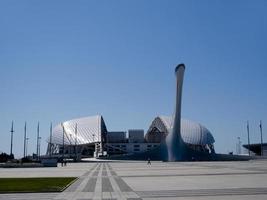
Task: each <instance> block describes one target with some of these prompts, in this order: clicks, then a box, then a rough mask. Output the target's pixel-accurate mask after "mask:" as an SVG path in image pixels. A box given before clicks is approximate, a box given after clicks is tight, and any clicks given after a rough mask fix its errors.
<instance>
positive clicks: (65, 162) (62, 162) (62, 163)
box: [61, 159, 67, 167]
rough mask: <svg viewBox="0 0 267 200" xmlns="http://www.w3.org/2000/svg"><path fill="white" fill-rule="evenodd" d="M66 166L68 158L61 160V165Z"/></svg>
mask: <svg viewBox="0 0 267 200" xmlns="http://www.w3.org/2000/svg"><path fill="white" fill-rule="evenodd" d="M64 166H65V167H66V166H67V161H66V160H63V159H62V160H61V167H64Z"/></svg>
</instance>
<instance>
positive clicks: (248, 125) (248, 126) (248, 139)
mask: <svg viewBox="0 0 267 200" xmlns="http://www.w3.org/2000/svg"><path fill="white" fill-rule="evenodd" d="M247 132H248V155H249V156H250V139H249V122H248V121H247Z"/></svg>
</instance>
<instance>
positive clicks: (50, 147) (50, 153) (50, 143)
mask: <svg viewBox="0 0 267 200" xmlns="http://www.w3.org/2000/svg"><path fill="white" fill-rule="evenodd" d="M51 145H52V122H51V124H50V139H49V156H50V157H51V156H52V146H51Z"/></svg>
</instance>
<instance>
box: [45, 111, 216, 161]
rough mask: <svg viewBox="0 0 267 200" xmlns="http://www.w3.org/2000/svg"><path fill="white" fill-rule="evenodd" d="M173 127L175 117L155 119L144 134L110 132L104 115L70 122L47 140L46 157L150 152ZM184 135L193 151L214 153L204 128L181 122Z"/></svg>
mask: <svg viewBox="0 0 267 200" xmlns="http://www.w3.org/2000/svg"><path fill="white" fill-rule="evenodd" d="M172 123H173V118H172V117H168V116H159V117H156V118H155V119H154V120H153V121H152V123H151V125H150V127H149V129H148V131H147V133H146V134H144V130H140V129H132V130H128V131H127V132H126V131H112V132H110V131H108V130H107V128H106V125H105V121H104V119H103V117H102V116H101V115H96V116H90V117H84V118H78V119H73V120H69V121H66V122H63V123H61V124H58V125H57V126H56V127H54V129H53V131H52V134H51V136H50V137H49V138H48V139H47V142H48V148H47V155H51V156H53V157H58V158H60V157H62V156H64V157H69V158H73V159H78V160H79V159H81V158H88V157H112V156H114V155H116V156H117V155H131V154H136V153H141V152H149V151H151V150H153V149H155V148H157V147H159V146H160V144H161V143H162V142H163V141H164V140H165V138H166V136H167V135H168V134H169V133H170V131H171V129H172ZM181 135H182V139H183V141H184V142H185V143H186V144H187V145H188V146H189V147H190V148H192V149H194V150H197V151H205V152H209V153H214V147H213V144H214V142H215V140H214V138H213V136H212V134H211V133H210V131H209V130H208V129H207V128H205V127H204V126H203V125H201V124H199V123H196V122H193V121H190V120H185V119H182V120H181Z"/></svg>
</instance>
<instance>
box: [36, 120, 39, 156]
mask: <svg viewBox="0 0 267 200" xmlns="http://www.w3.org/2000/svg"><path fill="white" fill-rule="evenodd" d="M39 131H40V130H39V122H38V125H37V146H36V148H37V149H36V156H37V160H39V157H38V156H39Z"/></svg>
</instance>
